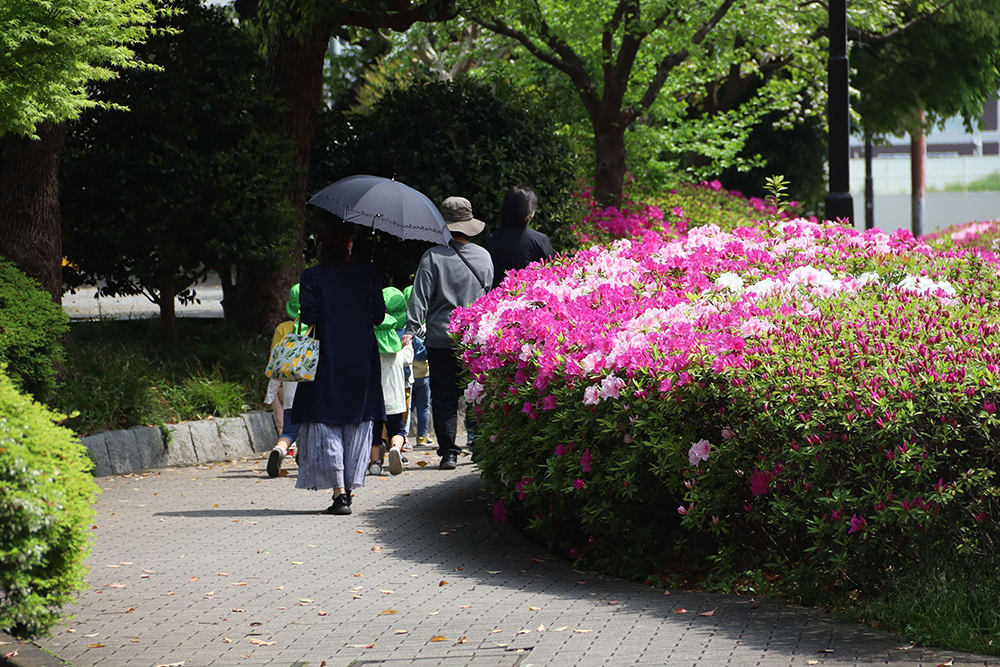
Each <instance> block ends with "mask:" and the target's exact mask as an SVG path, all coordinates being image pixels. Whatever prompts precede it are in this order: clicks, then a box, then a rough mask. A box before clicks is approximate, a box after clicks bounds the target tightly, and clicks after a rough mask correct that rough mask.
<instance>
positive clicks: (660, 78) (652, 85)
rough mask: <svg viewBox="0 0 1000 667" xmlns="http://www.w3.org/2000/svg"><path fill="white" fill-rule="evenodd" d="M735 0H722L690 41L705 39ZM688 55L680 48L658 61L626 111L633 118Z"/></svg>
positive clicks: (652, 100)
mask: <svg viewBox="0 0 1000 667" xmlns="http://www.w3.org/2000/svg"><path fill="white" fill-rule="evenodd" d="M735 2H736V0H723V1H722V4H720V5H719V7H718V8H717V9H716V10H715V13H714V14H712V16H711V17H710V18H709V19H708V20H707V21H705V22H704V23H702V24H701V27H699V28H698V30H697V31H696V32H695V33H694V35H693V36H692V37H691V43H692V44H694V45H695V46H698V45H700V44H701V43H702V42H703V41H705V37H707V36H708V33H710V32H711V31H712V29H713V28H715V26H717V25H718V24H719V21H721V20H722V19H723V17H724V16H725V15H726V13H727V12H728V11H729V9H730V8H731V7H732V6H733V4H734V3H735ZM666 16H667V15H666V14H664V15H663V16H662V17H660V19H659V20H660V21H661V22H662V21H665V20H666ZM657 27H659V24H657ZM689 55H691V53H690V51H688V50H687V49H681V50H680V51H678V52H676V53H671V54H670V55H668V56H666V57H665V58H664V59H663V60H661V61H660V64H659V65H658V66H657V68H656V74H654V75H653V79H652V80H651V81H650V82H649V85H648V86H647V87H646V92H645V93H643V96H642V99H640V100H639V103H638V104H636V105H633V107H632V108H630V109H629V110H628V113H629V114H630V115H631V116H632V117H633V118H634V117H635V116H637V115H638V114H639V113H641V111H642V110H644V109H648V108H649V107H651V106H652V105H653V102H655V101H656V96H657V95H659V94H660V90H661V89H662V88H663V84H664V83H666V81H667V76H669V74H670V72H671V70H673V69H674V68H675V67H677V66H678V65H679V64H681V63H682V62H684V61H685V60H687V58H688V56H689Z"/></svg>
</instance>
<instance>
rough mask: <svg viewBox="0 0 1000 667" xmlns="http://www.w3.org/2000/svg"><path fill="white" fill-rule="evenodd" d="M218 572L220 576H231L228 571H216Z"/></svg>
mask: <svg viewBox="0 0 1000 667" xmlns="http://www.w3.org/2000/svg"><path fill="white" fill-rule="evenodd" d="M216 574H217V575H219V576H220V577H228V576H229V573H228V572H216Z"/></svg>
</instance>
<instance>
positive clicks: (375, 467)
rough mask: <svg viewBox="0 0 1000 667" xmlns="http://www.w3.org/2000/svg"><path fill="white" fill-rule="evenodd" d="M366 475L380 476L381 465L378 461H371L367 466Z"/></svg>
mask: <svg viewBox="0 0 1000 667" xmlns="http://www.w3.org/2000/svg"><path fill="white" fill-rule="evenodd" d="M368 474H369V475H381V474H382V464H381V463H379V462H378V461H372V462H371V463H369V464H368Z"/></svg>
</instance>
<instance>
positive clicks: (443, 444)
mask: <svg viewBox="0 0 1000 667" xmlns="http://www.w3.org/2000/svg"><path fill="white" fill-rule="evenodd" d="M427 364H428V366H429V367H430V385H431V414H432V415H433V416H434V435H435V436H437V445H438V450H437V453H438V456H444V455H445V454H446V453H448V452H452V453H454V454H456V455H457V454H458V452H459V451H461V448H460V447H459V446H458V445H457V444H455V435H456V433H457V432H458V397H459V396H460V395H461V393H462V390H461V388H460V387H459V373H460V370H461V369H460V367H459V363H458V356H457V352H456V351H455V350H454V349H452V348H450V347H449V348H440V347H428V348H427ZM468 426H469V422H468V421H466V427H468Z"/></svg>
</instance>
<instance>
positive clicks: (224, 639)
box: [222, 637, 233, 644]
mask: <svg viewBox="0 0 1000 667" xmlns="http://www.w3.org/2000/svg"><path fill="white" fill-rule="evenodd" d="M222 641H224V642H226V643H227V644H232V643H233V640H232V639H230V638H229V637H223V638H222Z"/></svg>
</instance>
